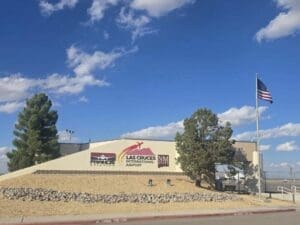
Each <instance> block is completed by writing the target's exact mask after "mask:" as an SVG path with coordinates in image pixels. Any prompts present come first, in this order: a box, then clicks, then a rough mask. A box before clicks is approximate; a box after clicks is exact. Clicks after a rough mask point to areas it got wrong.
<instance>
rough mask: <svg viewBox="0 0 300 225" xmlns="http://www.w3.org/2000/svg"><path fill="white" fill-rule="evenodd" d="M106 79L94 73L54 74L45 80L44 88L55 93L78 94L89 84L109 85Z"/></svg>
mask: <svg viewBox="0 0 300 225" xmlns="http://www.w3.org/2000/svg"><path fill="white" fill-rule="evenodd" d="M108 85H109V83H107V82H106V81H105V80H99V79H96V78H95V77H94V76H93V75H83V76H67V75H60V74H52V75H50V76H48V77H47V78H46V79H45V80H43V90H47V91H49V92H51V93H54V94H78V93H81V92H82V91H84V89H85V88H86V87H87V86H98V87H104V86H108Z"/></svg>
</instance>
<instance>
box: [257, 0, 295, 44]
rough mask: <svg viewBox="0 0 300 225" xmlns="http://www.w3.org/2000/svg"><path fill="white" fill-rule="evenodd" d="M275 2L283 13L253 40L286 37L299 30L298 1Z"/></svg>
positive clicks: (279, 0)
mask: <svg viewBox="0 0 300 225" xmlns="http://www.w3.org/2000/svg"><path fill="white" fill-rule="evenodd" d="M276 2H277V6H278V7H279V8H281V9H283V12H281V13H279V15H278V16H276V17H275V18H274V19H273V20H271V22H270V23H269V24H268V25H267V26H266V27H264V28H262V29H260V30H259V31H258V32H257V33H256V35H255V38H256V40H257V41H258V42H261V41H262V40H271V39H277V38H282V37H286V36H289V35H293V34H295V33H296V32H297V31H299V30H300V1H299V0H276Z"/></svg>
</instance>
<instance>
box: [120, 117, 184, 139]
mask: <svg viewBox="0 0 300 225" xmlns="http://www.w3.org/2000/svg"><path fill="white" fill-rule="evenodd" d="M182 131H183V121H178V122H175V123H169V124H167V125H165V126H155V127H148V128H145V129H142V130H138V131H134V132H129V133H125V134H123V135H122V136H121V137H122V138H145V139H174V138H175V135H176V133H177V132H182Z"/></svg>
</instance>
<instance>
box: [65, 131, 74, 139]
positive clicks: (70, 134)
mask: <svg viewBox="0 0 300 225" xmlns="http://www.w3.org/2000/svg"><path fill="white" fill-rule="evenodd" d="M66 132H67V134H69V141H71V140H72V134H74V133H75V131H73V130H70V129H66Z"/></svg>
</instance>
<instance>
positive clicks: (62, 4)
mask: <svg viewBox="0 0 300 225" xmlns="http://www.w3.org/2000/svg"><path fill="white" fill-rule="evenodd" d="M77 3H78V0H60V1H58V2H57V3H56V4H52V3H49V2H48V1H46V0H42V1H40V4H39V6H40V10H41V13H42V14H43V15H45V16H50V15H51V14H52V13H54V12H55V11H59V10H63V9H64V8H69V9H72V8H74V7H75V6H76V4H77Z"/></svg>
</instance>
